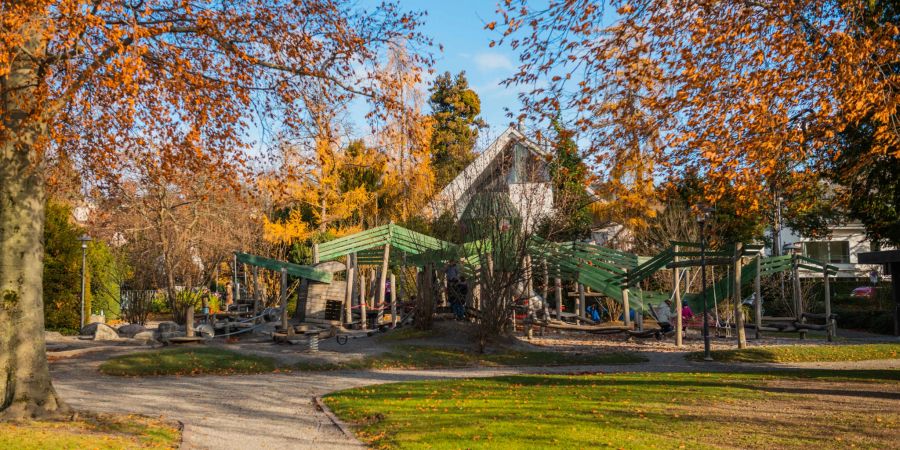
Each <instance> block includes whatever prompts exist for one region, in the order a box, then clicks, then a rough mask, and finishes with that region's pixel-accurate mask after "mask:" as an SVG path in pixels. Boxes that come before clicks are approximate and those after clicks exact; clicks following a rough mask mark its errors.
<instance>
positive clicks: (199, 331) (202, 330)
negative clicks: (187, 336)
mask: <svg viewBox="0 0 900 450" xmlns="http://www.w3.org/2000/svg"><path fill="white" fill-rule="evenodd" d="M194 334H195V335H197V336H200V337H202V338H203V339H212V338H214V337H216V329H215V328H213V326H212V325H210V324H208V323H204V324H202V325H198V326H197V328H196V329H195V330H194Z"/></svg>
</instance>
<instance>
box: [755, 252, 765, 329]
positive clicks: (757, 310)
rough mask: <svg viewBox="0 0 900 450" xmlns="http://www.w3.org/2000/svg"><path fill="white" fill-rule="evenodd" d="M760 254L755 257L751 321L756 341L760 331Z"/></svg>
mask: <svg viewBox="0 0 900 450" xmlns="http://www.w3.org/2000/svg"><path fill="white" fill-rule="evenodd" d="M761 273H762V254H760V255H758V256H757V257H756V276H755V277H753V295H754V297H755V300H756V301H754V302H753V311H754V313H753V319H754V322H755V323H756V339H759V338H760V334H759V332H760V329H761V328H762V301H763V300H762V283H761V280H762V275H761Z"/></svg>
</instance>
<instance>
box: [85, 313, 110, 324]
mask: <svg viewBox="0 0 900 450" xmlns="http://www.w3.org/2000/svg"><path fill="white" fill-rule="evenodd" d="M94 322H100V323H106V316H104V315H102V314H91V315H90V317H88V323H94Z"/></svg>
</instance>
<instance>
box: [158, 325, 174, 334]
mask: <svg viewBox="0 0 900 450" xmlns="http://www.w3.org/2000/svg"><path fill="white" fill-rule="evenodd" d="M156 331H157V332H159V333H160V334H162V333H172V332H175V331H178V324H177V323H175V322H160V323H159V326H157V327H156Z"/></svg>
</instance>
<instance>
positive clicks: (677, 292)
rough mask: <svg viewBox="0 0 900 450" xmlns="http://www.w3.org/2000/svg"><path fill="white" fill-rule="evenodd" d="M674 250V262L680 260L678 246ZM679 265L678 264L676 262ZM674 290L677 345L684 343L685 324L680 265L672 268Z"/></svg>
mask: <svg viewBox="0 0 900 450" xmlns="http://www.w3.org/2000/svg"><path fill="white" fill-rule="evenodd" d="M672 252H673V253H674V254H675V256H674V257H673V258H672V262H673V263H677V262H678V246H677V245H676V246H675V247H673V249H672ZM676 266H677V264H676ZM672 291H673V294H674V296H675V346H676V347H681V346H682V345H684V330H683V327H684V324H683V323H682V318H681V308H682V306H681V270H679V269H678V267H675V268H673V269H672Z"/></svg>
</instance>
